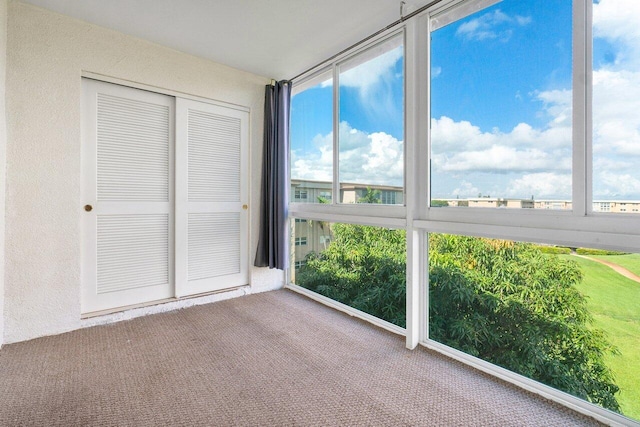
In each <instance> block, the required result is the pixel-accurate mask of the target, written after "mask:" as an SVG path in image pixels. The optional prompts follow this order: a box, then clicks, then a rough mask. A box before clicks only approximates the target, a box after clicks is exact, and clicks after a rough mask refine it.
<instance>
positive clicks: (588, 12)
mask: <svg viewBox="0 0 640 427" xmlns="http://www.w3.org/2000/svg"><path fill="white" fill-rule="evenodd" d="M476 1H477V2H479V3H483V2H484V3H485V4H489V3H491V2H493V0H476ZM472 2H473V0H443V1H438V2H434V3H435V4H433V6H431V7H428V8H427V9H426V10H425V11H423V12H421V13H419V14H417V15H415V16H412V17H410V18H409V19H406V20H404V21H403V22H401V23H399V24H398V25H397V26H395V27H393V28H389V29H387V30H386V31H383V32H381V33H380V34H379V35H377V36H375V37H372V38H371V39H369V40H368V41H367V42H365V43H363V44H362V45H361V46H360V47H358V48H356V49H353V50H351V51H348V52H344V53H342V54H340V55H338V56H336V57H335V58H333V59H332V60H329V61H327V62H325V63H322V64H320V65H318V66H317V67H316V68H314V69H313V70H311V71H310V72H308V73H306V74H304V75H302V76H301V77H299V78H296V79H294V82H293V84H294V89H295V87H296V86H298V87H300V86H299V85H304V84H305V83H306V84H308V82H309V81H310V80H311V79H313V78H314V77H315V76H318V75H319V74H322V73H326V72H327V70H328V69H333V70H334V80H333V87H334V110H335V106H336V105H338V104H337V102H336V101H337V99H335V98H336V97H337V94H338V88H339V82H338V80H337V78H336V75H335V65H336V64H337V63H339V62H341V61H344V60H346V59H348V58H350V57H351V56H353V55H356V54H358V53H359V52H362V51H363V50H365V49H367V48H368V47H370V46H372V44H375V43H378V42H381V41H383V40H384V39H385V38H386V37H392V36H393V35H395V34H398V33H401V32H402V33H403V34H404V49H405V55H404V61H405V63H404V70H405V77H404V80H405V109H404V112H405V134H404V150H405V165H404V174H405V181H404V192H405V197H404V203H405V206H402V207H398V206H385V205H377V204H375V205H346V204H344V205H341V204H338V203H336V201H335V200H332V203H331V204H315V205H312V204H305V205H303V204H291V205H290V207H289V215H290V217H293V218H306V219H309V220H317V221H328V222H335V223H337V222H342V223H351V224H360V225H372V226H381V227H393V228H403V229H405V230H406V232H407V234H406V236H407V327H406V329H404V330H403V329H401V328H398V327H397V326H395V325H391V324H389V323H388V322H385V321H383V320H381V319H377V318H375V317H372V316H370V315H368V314H366V313H362V312H358V311H357V310H355V309H352V308H350V307H348V306H345V305H344V304H341V303H338V302H336V301H333V300H330V299H328V298H326V297H323V296H321V295H318V294H315V293H313V292H310V291H308V290H306V289H304V288H301V287H299V286H297V285H295V284H291V283H289V284H288V285H287V287H288V288H290V289H293V290H295V291H297V292H300V293H303V294H305V295H308V296H310V297H311V298H313V299H315V300H317V301H320V302H322V303H324V304H327V305H330V306H332V307H334V308H336V309H338V310H341V311H345V312H347V313H349V314H350V315H355V316H358V317H360V318H362V319H364V320H367V321H370V322H372V323H374V324H376V325H378V326H380V327H383V328H385V329H387V330H390V331H393V332H395V333H400V334H404V335H405V337H406V346H407V348H415V347H416V346H418V345H422V346H425V347H428V348H431V349H433V350H435V351H438V352H441V353H443V354H445V355H447V356H448V357H452V358H454V359H457V360H459V361H461V362H463V363H465V364H468V365H471V366H474V367H476V368H478V369H480V370H482V371H484V372H487V373H489V374H491V375H493V376H496V377H499V378H501V379H503V380H505V381H508V382H510V383H513V384H515V385H518V386H520V387H522V388H525V389H527V390H529V391H531V392H534V393H536V394H540V395H542V396H544V397H546V398H548V399H550V400H553V401H556V402H559V403H561V404H563V405H565V406H568V407H570V408H572V409H574V410H576V411H578V412H580V413H583V414H587V415H589V416H591V417H594V418H596V419H598V420H599V421H603V422H605V423H607V424H613V425H636V426H640V423H638V422H636V421H633V420H630V419H628V418H626V417H624V416H621V415H619V414H615V413H613V412H611V411H609V410H606V409H603V408H601V407H599V406H597V405H594V404H591V403H589V402H587V401H585V400H582V399H579V398H577V397H574V396H572V395H569V394H567V393H564V392H561V391H559V390H557V389H554V388H552V387H549V386H546V385H544V384H541V383H538V382H536V381H534V380H531V379H529V378H527V377H524V376H522V375H519V374H516V373H514V372H512V371H509V370H507V369H504V368H501V367H498V366H496V365H493V364H491V363H488V362H485V361H483V360H481V359H478V358H475V357H473V356H469V355H468V354H466V353H463V352H460V351H458V350H455V349H453V348H450V347H447V346H445V345H443V344H441V343H438V342H436V341H433V340H430V339H429V337H428V305H429V301H428V297H429V295H428V259H427V256H428V248H427V244H428V239H427V234H428V233H449V234H462V235H468V236H476V237H491V238H500V239H506V240H514V241H524V242H534V243H545V244H552V245H562V246H571V247H575V246H578V247H593V248H602V249H611V250H620V251H629V252H640V215H638V214H631V215H620V214H615V213H606V212H594V209H593V204H594V200H593V197H592V192H591V189H592V184H591V182H592V170H593V169H592V168H593V165H592V145H591V144H592V135H591V126H592V125H591V102H592V94H591V84H592V75H593V70H592V46H591V44H592V43H591V39H592V30H591V26H592V0H573V22H572V28H573V42H572V46H573V49H572V50H573V78H572V82H573V83H572V84H573V87H572V91H573V146H572V148H573V153H572V159H573V160H572V210H570V211H569V210H567V211H562V210H554V209H521V210H520V209H510V210H508V211H507V210H500V209H495V210H494V209H488V208H469V207H464V208H459V209H458V208H456V207H437V208H430V207H428V203H429V200H430V199H431V197H430V194H429V185H428V179H429V176H428V173H429V171H428V168H427V167H425V166H424V165H428V164H429V151H430V150H429V146H430V140H429V137H430V129H429V126H430V120H428V119H426V120H425V117H426V118H428V117H430V102H429V96H430V88H429V82H430V59H429V55H430V46H429V44H430V32H431V31H430V25H431V17H432V16H434V15H437V14H438V13H441V12H443V11H444V10H446V9H450V8H452V7H455V6H459V5H462V7H461V8H460V10H462V9H464V8H465V7H466V6H469V7H468V10H473V8H474V7H473V5H472ZM463 16H464V15H463ZM456 19H457V18H456ZM316 83H317V82H316ZM335 114H337V112H336V111H334V115H335ZM335 122H336V119H335V118H334V126H335ZM335 135H337V129H336V128H335V127H334V138H335ZM336 149H337V145H336V144H335V142H334V170H337V169H338V167H339V165H338V163H337V153H336ZM333 189H334V193H335V194H339V192H336V191H339V182H338V179H337V173H334V182H333ZM334 199H336V198H335V197H334ZM290 278H291V274H289V279H290Z"/></svg>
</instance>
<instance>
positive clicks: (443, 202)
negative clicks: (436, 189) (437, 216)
mask: <svg viewBox="0 0 640 427" xmlns="http://www.w3.org/2000/svg"><path fill="white" fill-rule="evenodd" d="M443 206H449V202H447V201H446V200H432V201H431V207H432V208H441V207H443Z"/></svg>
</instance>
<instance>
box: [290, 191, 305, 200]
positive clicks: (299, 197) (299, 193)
mask: <svg viewBox="0 0 640 427" xmlns="http://www.w3.org/2000/svg"><path fill="white" fill-rule="evenodd" d="M307 196H308V193H307V190H295V193H294V196H293V198H294V199H296V200H307Z"/></svg>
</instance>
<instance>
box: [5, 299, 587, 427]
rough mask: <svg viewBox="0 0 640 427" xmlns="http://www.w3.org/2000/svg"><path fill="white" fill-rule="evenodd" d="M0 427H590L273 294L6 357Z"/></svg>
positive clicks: (28, 347) (94, 331)
mask: <svg viewBox="0 0 640 427" xmlns="http://www.w3.org/2000/svg"><path fill="white" fill-rule="evenodd" d="M0 425H1V426H31V425H37V426H330V425H343V426H361V425H370V426H527V425H529V426H563V427H565V426H587V425H598V424H597V423H596V422H595V421H594V420H592V419H589V418H586V417H583V416H581V415H579V414H576V413H574V412H572V411H570V410H568V409H566V408H563V407H561V406H559V405H556V404H553V403H550V402H548V401H546V400H544V399H541V398H538V397H536V396H534V395H532V394H529V393H526V392H524V391H522V390H520V389H518V388H516V387H514V386H511V385H508V384H506V383H503V382H501V381H498V380H495V379H493V378H491V377H489V376H487V375H485V374H482V373H480V372H478V371H476V370H474V369H471V368H468V367H465V366H464V365H462V364H460V363H457V362H454V361H451V360H449V359H447V358H446V357H444V356H441V355H439V354H436V353H433V352H431V351H428V350H425V349H417V350H414V351H409V350H406V349H405V348H404V340H403V338H402V337H399V336H396V335H393V334H391V333H387V332H385V331H383V330H380V329H379V328H376V327H374V326H372V325H369V324H367V323H365V322H362V321H359V320H357V319H353V318H350V317H349V316H347V315H344V314H342V313H340V312H337V311H335V310H332V309H330V308H328V307H325V306H322V305H320V304H318V303H316V302H314V301H311V300H309V299H307V298H305V297H303V296H300V295H297V294H295V293H293V292H291V291H286V290H282V291H276V292H269V293H264V294H259V295H251V296H247V297H242V298H237V299H233V300H228V301H224V302H218V303H214V304H208V305H203V306H198V307H192V308H188V309H183V310H178V311H174V312H170V313H163V314H157V315H153V316H147V317H143V318H138V319H134V320H130V321H127V322H121V323H116V324H112V325H107V326H98V327H93V328H88V329H84V330H78V331H74V332H70V333H66V334H62V335H58V336H53V337H45V338H39V339H36V340H32V341H28V342H23V343H16V344H10V345H7V346H5V347H3V348H2V350H0Z"/></svg>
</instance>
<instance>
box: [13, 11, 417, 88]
mask: <svg viewBox="0 0 640 427" xmlns="http://www.w3.org/2000/svg"><path fill="white" fill-rule="evenodd" d="M24 1H25V3H30V4H33V5H36V6H39V7H43V8H46V9H49V10H52V11H55V12H58V13H62V14H64V15H69V16H72V17H74V18H77V19H81V20H83V21H88V22H91V23H93V24H96V25H99V26H102V27H107V28H111V29H114V30H117V31H120V32H122V33H125V34H129V35H132V36H134V37H139V38H142V39H146V40H149V41H152V42H154V43H158V44H161V45H164V46H168V47H171V48H173V49H176V50H179V51H182V52H186V53H189V54H192V55H196V56H200V57H203V58H207V59H210V60H213V61H215V62H219V63H222V64H225V65H229V66H231V67H235V68H239V69H241V70H245V71H250V72H252V73H255V74H259V75H262V76H266V77H271V78H276V79H287V78H291V77H294V76H295V75H297V74H299V73H301V72H303V71H305V70H306V69H308V68H310V67H312V66H313V65H316V64H317V63H319V62H322V61H323V60H325V59H327V58H329V57H331V56H332V55H334V54H335V53H337V52H339V51H341V50H343V49H345V48H346V47H348V46H350V45H352V44H354V43H356V42H358V41H360V40H361V39H363V38H365V37H367V36H369V35H370V34H372V33H374V32H376V31H377V30H379V29H381V28H383V27H386V26H387V25H389V24H391V23H393V22H395V21H396V20H398V18H399V17H400V1H399V0H24ZM406 3H407V6H406V7H405V11H406V12H405V13H408V12H410V11H412V10H415V9H416V8H417V7H419V6H420V5H421V3H422V4H424V3H426V0H407V1H406Z"/></svg>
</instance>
